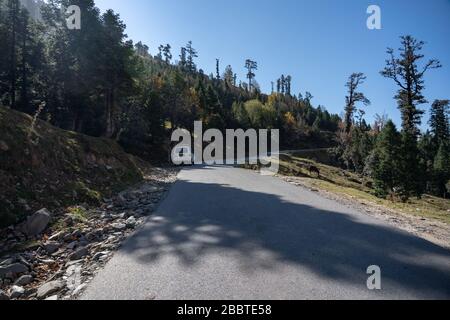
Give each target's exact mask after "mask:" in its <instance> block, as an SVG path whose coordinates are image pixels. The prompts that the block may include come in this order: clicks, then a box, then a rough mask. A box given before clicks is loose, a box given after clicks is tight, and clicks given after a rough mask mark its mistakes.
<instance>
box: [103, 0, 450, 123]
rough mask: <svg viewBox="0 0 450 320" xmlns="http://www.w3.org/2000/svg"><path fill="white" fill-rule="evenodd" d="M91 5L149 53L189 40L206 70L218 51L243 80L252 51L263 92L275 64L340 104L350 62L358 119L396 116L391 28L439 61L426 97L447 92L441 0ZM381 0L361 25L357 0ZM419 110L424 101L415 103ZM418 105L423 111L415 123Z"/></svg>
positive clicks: (296, 88) (318, 99) (449, 0)
mask: <svg viewBox="0 0 450 320" xmlns="http://www.w3.org/2000/svg"><path fill="white" fill-rule="evenodd" d="M96 4H97V6H98V7H99V8H100V9H101V10H106V9H109V8H111V9H114V10H115V11H116V12H118V13H119V14H120V15H121V18H122V20H124V22H125V23H126V25H127V34H128V36H129V37H130V38H131V39H133V40H134V41H135V42H137V41H139V40H140V41H142V42H144V43H146V44H147V45H148V46H150V50H151V52H152V53H155V52H156V49H157V47H158V46H159V45H160V44H165V43H169V44H171V46H172V47H173V54H174V57H178V55H179V48H180V47H181V46H184V45H185V44H186V42H187V41H189V40H192V41H193V46H194V47H195V48H196V49H197V50H198V51H199V58H198V60H197V64H198V66H199V67H200V68H202V69H203V70H205V72H207V73H208V74H209V73H210V72H213V71H214V70H215V59H216V58H220V60H221V69H222V70H223V69H224V68H225V66H226V65H228V64H230V65H232V67H233V69H234V71H235V72H237V74H238V77H239V78H240V79H242V80H244V81H245V69H244V68H243V67H244V61H245V59H247V58H252V59H253V60H256V61H257V62H258V64H259V70H258V71H257V72H256V74H257V76H256V79H257V81H258V83H259V84H260V85H261V87H262V89H263V91H265V92H270V87H271V81H275V80H276V79H277V78H278V77H279V76H280V75H281V74H282V73H283V74H290V75H292V77H293V83H292V91H293V93H296V94H297V93H298V92H302V93H304V92H305V91H310V92H311V93H312V94H313V96H314V100H313V102H314V104H316V105H318V104H320V105H324V106H325V107H326V108H327V109H328V110H329V111H330V112H333V113H338V114H340V113H341V112H342V110H343V107H344V104H345V94H346V91H345V82H346V80H347V78H348V76H349V75H350V74H351V73H352V72H364V73H365V74H366V75H367V77H368V79H367V81H366V83H365V84H364V85H363V86H362V87H361V90H362V91H363V92H364V93H365V94H366V95H367V97H368V98H369V99H370V100H371V101H372V105H371V106H370V107H368V108H367V116H366V118H367V120H368V121H370V122H372V120H373V116H374V115H375V114H376V113H380V114H381V113H383V112H386V113H387V114H388V115H389V116H390V117H391V118H393V119H394V121H395V122H396V123H397V124H399V123H400V113H399V111H398V110H397V107H396V103H395V100H394V99H393V96H394V95H395V91H396V89H397V88H396V87H395V85H394V83H393V82H392V81H391V80H389V79H385V78H383V77H382V76H381V75H380V74H379V71H380V70H381V69H382V68H383V67H384V61H385V59H386V57H387V56H386V47H388V46H390V47H393V48H395V49H397V48H398V47H399V36H400V35H405V34H411V35H413V36H414V37H416V38H418V39H420V40H423V41H425V42H426V45H425V47H424V54H425V55H426V57H429V58H438V59H439V60H440V61H441V63H442V64H443V66H444V67H443V68H441V69H438V70H432V71H431V72H430V73H429V74H428V75H427V76H426V79H425V80H426V87H427V88H426V91H425V95H426V97H427V99H428V100H429V101H430V102H432V101H433V100H434V99H447V98H449V99H450V0H429V1H424V0H422V1H418V0H388V1H380V0H371V1H366V0H340V1H338V0H308V1H307V0H278V1H275V0H272V1H267V0H246V1H243V0H241V1H239V0H226V1H225V0H190V1H184V0H127V1H123V0H96ZM371 4H375V5H378V6H380V7H381V12H382V30H368V29H367V27H366V20H367V18H368V14H367V13H366V10H367V7H368V6H369V5H371ZM422 108H423V109H425V110H429V104H428V105H423V106H422ZM427 121H428V115H427V116H426V117H425V118H424V121H423V122H424V126H423V127H424V128H426V122H427Z"/></svg>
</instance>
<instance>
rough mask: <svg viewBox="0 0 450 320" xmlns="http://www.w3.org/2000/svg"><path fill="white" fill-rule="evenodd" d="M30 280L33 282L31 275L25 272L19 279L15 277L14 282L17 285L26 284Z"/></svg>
mask: <svg viewBox="0 0 450 320" xmlns="http://www.w3.org/2000/svg"><path fill="white" fill-rule="evenodd" d="M31 282H33V276H31V275H29V274H26V275H23V276H21V277H20V278H19V279H17V280H16V282H15V283H14V284H15V285H18V286H26V285H27V284H30V283H31Z"/></svg>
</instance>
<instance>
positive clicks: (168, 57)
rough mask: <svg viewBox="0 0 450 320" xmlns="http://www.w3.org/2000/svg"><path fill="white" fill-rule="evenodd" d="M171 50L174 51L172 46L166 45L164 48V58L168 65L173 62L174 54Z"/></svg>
mask: <svg viewBox="0 0 450 320" xmlns="http://www.w3.org/2000/svg"><path fill="white" fill-rule="evenodd" d="M171 49H172V47H171V46H170V44H166V45H165V46H163V48H162V54H163V56H164V61H165V62H166V63H167V64H170V61H171V60H172V53H171V52H170V50H171Z"/></svg>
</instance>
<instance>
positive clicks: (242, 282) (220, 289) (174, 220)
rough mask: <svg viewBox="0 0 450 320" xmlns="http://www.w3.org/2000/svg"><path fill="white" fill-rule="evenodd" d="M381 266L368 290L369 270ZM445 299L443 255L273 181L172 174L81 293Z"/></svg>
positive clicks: (228, 174)
mask: <svg viewBox="0 0 450 320" xmlns="http://www.w3.org/2000/svg"><path fill="white" fill-rule="evenodd" d="M370 265H378V266H379V267H380V268H381V284H382V289H381V290H374V291H371V290H368V288H367V285H366V283H367V279H368V275H367V274H366V270H367V267H368V266H370ZM435 298H442V299H450V251H449V250H447V249H444V248H441V247H439V246H436V245H434V244H432V243H430V242H427V241H425V240H423V239H420V238H417V237H415V236H413V235H411V234H408V233H406V232H404V231H401V230H398V229H395V228H393V227H391V226H389V225H387V224H386V223H384V222H382V221H378V220H375V219H373V218H371V217H369V216H367V215H365V214H363V213H360V212H357V211H355V210H353V209H350V208H348V207H345V206H343V205H341V204H339V203H336V202H333V201H331V200H327V199H324V198H322V197H321V196H320V195H318V194H316V193H314V192H310V191H308V190H305V189H303V188H298V187H295V186H293V185H290V184H288V183H286V182H283V181H281V180H280V179H277V178H274V177H270V176H261V175H259V174H257V173H255V172H252V171H247V170H242V169H237V168H232V167H226V166H223V167H192V168H185V169H183V170H182V171H181V172H180V173H179V180H178V182H177V183H175V185H174V186H173V187H172V189H171V190H170V192H169V194H168V196H167V198H166V199H165V200H164V201H163V202H162V204H161V205H160V207H159V209H158V210H157V212H156V213H155V214H154V215H153V216H151V217H149V219H148V221H147V222H146V224H145V225H144V226H143V227H142V228H140V229H139V230H138V231H137V232H136V233H135V234H134V235H133V236H132V237H130V238H129V239H128V240H127V241H126V242H125V243H124V244H123V246H122V248H121V249H120V250H119V251H118V252H117V253H116V254H115V256H114V257H113V258H112V259H111V261H110V262H109V263H108V264H107V265H106V266H105V268H104V269H103V270H101V271H100V272H99V274H98V275H97V276H96V277H95V278H94V280H93V281H92V282H91V284H90V285H89V286H88V287H87V290H86V292H85V293H84V294H83V296H82V297H81V299H120V300H123V299H140V300H145V299H157V300H159V299H193V300H199V299H435Z"/></svg>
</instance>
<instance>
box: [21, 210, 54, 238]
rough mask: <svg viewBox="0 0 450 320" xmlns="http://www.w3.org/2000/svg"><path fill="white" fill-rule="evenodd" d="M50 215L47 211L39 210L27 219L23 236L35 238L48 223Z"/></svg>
mask: <svg viewBox="0 0 450 320" xmlns="http://www.w3.org/2000/svg"><path fill="white" fill-rule="evenodd" d="M50 217H51V213H50V211H48V210H47V209H45V208H44V209H41V210H39V211H37V212H36V213H35V214H33V215H32V216H30V217H28V219H27V221H26V223H25V230H24V231H25V234H26V235H28V236H35V235H38V234H40V233H42V232H43V231H44V230H45V229H46V228H47V226H48V224H49V222H50Z"/></svg>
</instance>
